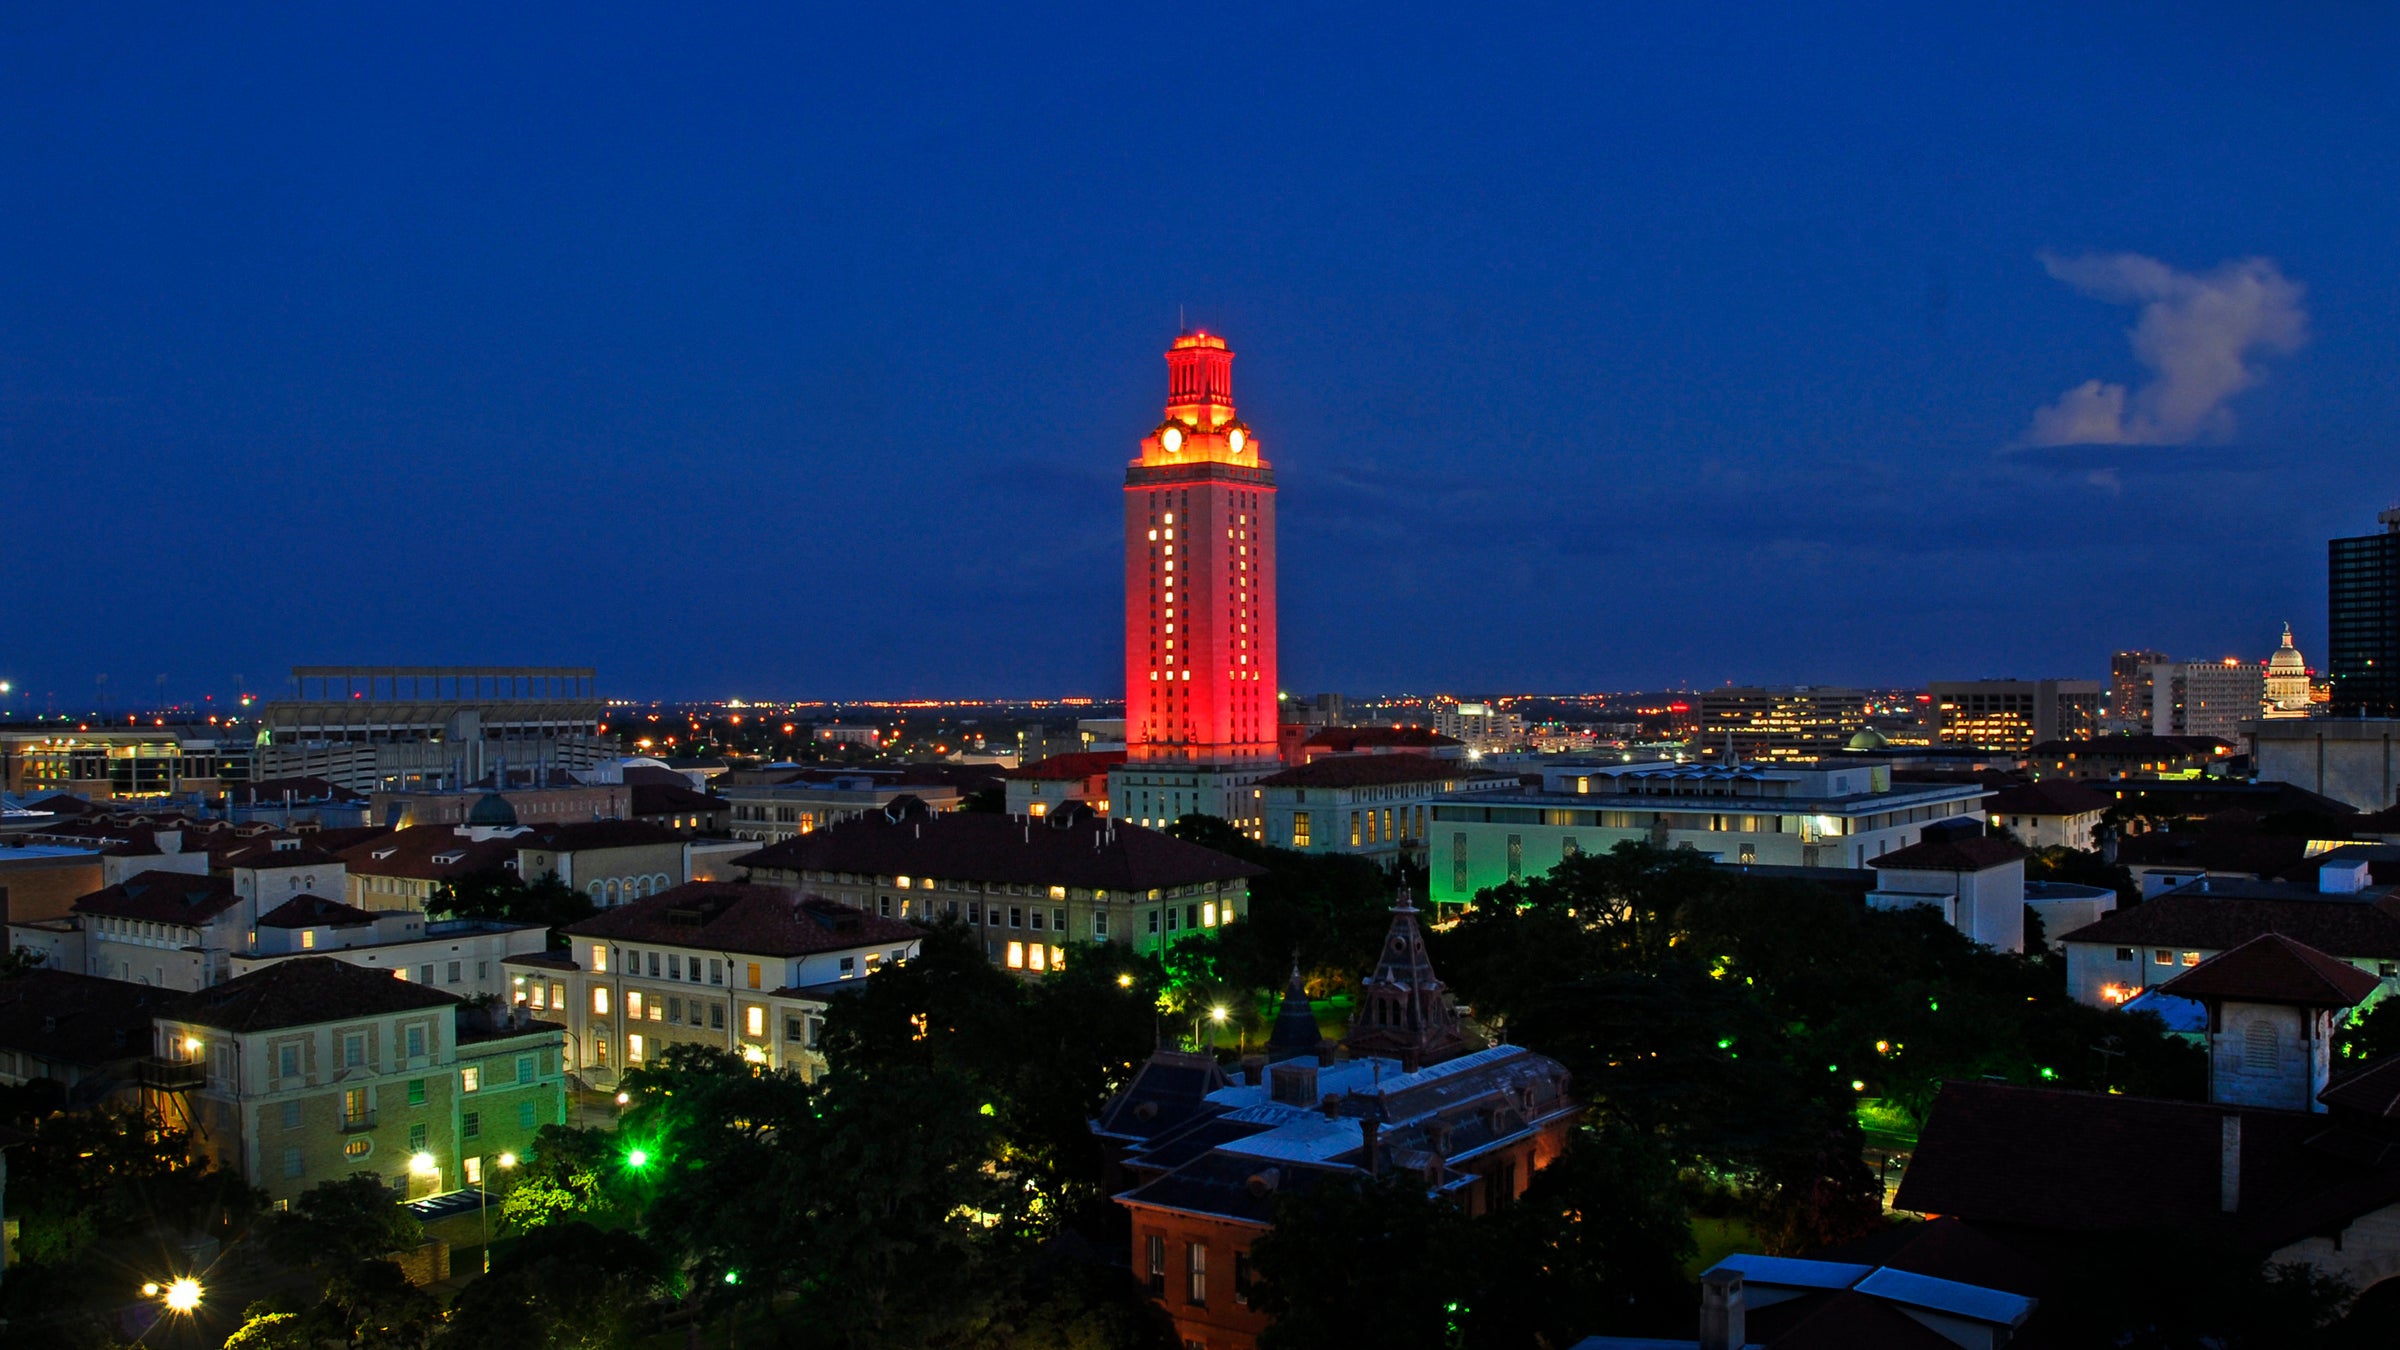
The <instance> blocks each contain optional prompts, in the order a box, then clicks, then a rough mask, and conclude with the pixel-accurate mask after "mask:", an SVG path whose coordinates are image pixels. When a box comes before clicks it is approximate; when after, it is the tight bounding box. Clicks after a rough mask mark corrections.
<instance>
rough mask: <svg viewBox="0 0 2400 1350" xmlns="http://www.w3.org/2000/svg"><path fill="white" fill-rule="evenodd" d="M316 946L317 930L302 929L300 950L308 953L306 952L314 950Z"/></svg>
mask: <svg viewBox="0 0 2400 1350" xmlns="http://www.w3.org/2000/svg"><path fill="white" fill-rule="evenodd" d="M316 945H317V930H316V929H314V928H303V929H301V930H300V948H301V950H303V951H306V950H308V949H310V948H313V947H315V946H316Z"/></svg>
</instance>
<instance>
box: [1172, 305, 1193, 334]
mask: <svg viewBox="0 0 2400 1350" xmlns="http://www.w3.org/2000/svg"><path fill="white" fill-rule="evenodd" d="M1175 331H1176V332H1177V333H1188V332H1190V331H1192V325H1191V324H1190V323H1189V322H1188V321H1187V320H1185V318H1184V317H1183V306H1181V305H1177V306H1176V307H1175Z"/></svg>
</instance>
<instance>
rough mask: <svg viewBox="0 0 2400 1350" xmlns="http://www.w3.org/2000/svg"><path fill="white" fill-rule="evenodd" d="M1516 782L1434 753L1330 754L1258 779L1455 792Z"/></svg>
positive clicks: (1304, 784)
mask: <svg viewBox="0 0 2400 1350" xmlns="http://www.w3.org/2000/svg"><path fill="white" fill-rule="evenodd" d="M1469 779H1473V780H1475V781H1478V782H1488V781H1494V780H1502V779H1505V780H1508V781H1511V782H1513V781H1515V779H1516V775H1514V774H1502V773H1484V772H1480V771H1477V770H1472V769H1468V768H1466V767H1464V766H1463V765H1462V764H1461V763H1460V762H1459V761H1458V760H1455V759H1435V758H1434V757H1433V756H1431V755H1416V754H1394V755H1329V756H1327V757H1325V758H1323V759H1317V760H1311V761H1309V762H1308V763H1306V764H1303V765H1300V766H1298V767H1296V768H1290V769H1285V770H1283V771H1282V772H1280V773H1274V774H1269V775H1268V776H1266V777H1265V778H1262V779H1260V780H1258V785H1259V786H1260V787H1271V788H1273V787H1299V788H1311V787H1322V788H1345V787H1384V786H1388V785H1391V784H1395V783H1438V784H1440V785H1441V787H1442V788H1443V790H1445V791H1455V790H1456V788H1457V786H1458V784H1459V783H1460V782H1462V781H1465V780H1469Z"/></svg>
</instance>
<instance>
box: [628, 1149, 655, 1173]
mask: <svg viewBox="0 0 2400 1350" xmlns="http://www.w3.org/2000/svg"><path fill="white" fill-rule="evenodd" d="M625 1165H626V1166H627V1167H630V1168H632V1169H633V1170H634V1171H636V1172H639V1171H641V1170H642V1169H643V1168H645V1167H648V1166H649V1165H650V1150H648V1149H646V1148H636V1149H629V1150H627V1151H626V1154H625Z"/></svg>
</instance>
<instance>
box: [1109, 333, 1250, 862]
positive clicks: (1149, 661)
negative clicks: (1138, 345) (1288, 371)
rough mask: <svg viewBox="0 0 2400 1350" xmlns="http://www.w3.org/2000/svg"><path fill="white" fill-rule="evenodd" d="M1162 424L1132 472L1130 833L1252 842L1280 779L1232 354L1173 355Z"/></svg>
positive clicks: (1118, 802) (1117, 785)
mask: <svg viewBox="0 0 2400 1350" xmlns="http://www.w3.org/2000/svg"><path fill="white" fill-rule="evenodd" d="M1166 356H1167V405H1166V417H1165V419H1164V420H1163V421H1161V422H1160V423H1159V424H1158V427H1157V428H1156V429H1155V430H1153V431H1152V432H1151V433H1150V434H1149V435H1148V436H1146V437H1144V438H1143V440H1142V444H1141V454H1140V455H1139V456H1138V457H1136V458H1135V459H1134V460H1133V462H1132V463H1131V465H1130V466H1129V467H1128V468H1127V469H1126V471H1125V753H1126V763H1125V766H1124V767H1123V768H1122V769H1120V770H1118V771H1117V773H1116V774H1115V775H1112V777H1111V786H1110V789H1109V794H1108V795H1109V800H1110V801H1111V802H1112V803H1114V804H1115V810H1116V814H1117V815H1119V816H1122V817H1124V818H1125V819H1128V820H1136V821H1144V822H1151V823H1156V824H1161V825H1164V824H1168V823H1171V822H1172V821H1173V820H1174V819H1175V818H1176V817H1177V816H1179V815H1184V814H1190V813H1194V812H1197V813H1200V814H1205V815H1212V816H1217V817H1220V818H1222V819H1225V820H1228V821H1231V822H1233V823H1234V824H1235V825H1236V826H1238V827H1239V828H1242V829H1245V830H1248V831H1250V832H1251V833H1252V834H1254V835H1255V834H1257V833H1259V832H1260V831H1261V830H1262V829H1263V828H1264V822H1263V821H1262V820H1261V818H1260V815H1259V798H1258V792H1257V789H1256V787H1255V786H1254V785H1255V784H1256V783H1257V781H1258V780H1259V779H1260V778H1263V777H1265V776H1266V775H1267V774H1269V773H1272V772H1274V771H1275V769H1276V768H1277V767H1279V766H1278V763H1277V755H1276V749H1277V747H1276V713H1277V704H1276V686H1275V672H1276V664H1275V475H1274V472H1273V470H1272V469H1271V468H1270V467H1269V466H1268V464H1267V461H1266V459H1265V457H1264V456H1263V455H1261V454H1260V453H1259V444H1258V438H1257V437H1256V436H1255V435H1253V434H1252V432H1251V430H1250V427H1249V425H1248V424H1247V423H1245V422H1243V421H1242V420H1241V419H1240V417H1239V416H1237V415H1236V414H1235V412H1234V406H1233V351H1232V349H1231V348H1229V347H1227V346H1226V344H1225V339H1224V338H1222V337H1218V336H1215V335H1212V334H1209V333H1197V332H1195V333H1186V334H1184V335H1183V336H1181V337H1178V338H1176V339H1175V342H1174V344H1173V346H1172V347H1170V348H1169V349H1168V351H1167V354H1166Z"/></svg>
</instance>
